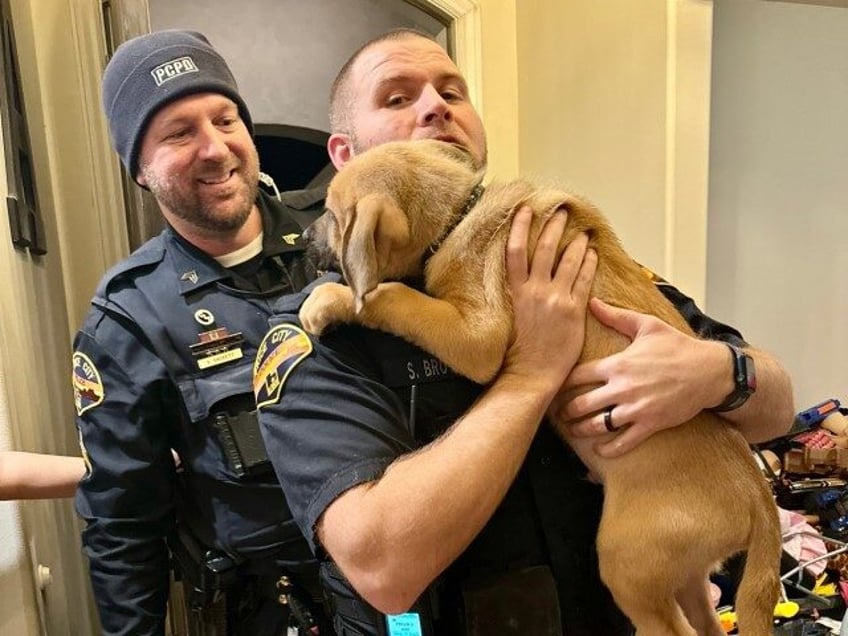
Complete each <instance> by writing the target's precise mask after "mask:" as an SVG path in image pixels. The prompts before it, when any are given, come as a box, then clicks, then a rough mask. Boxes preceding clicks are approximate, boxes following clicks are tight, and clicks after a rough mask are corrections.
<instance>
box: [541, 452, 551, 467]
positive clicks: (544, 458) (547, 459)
mask: <svg viewBox="0 0 848 636" xmlns="http://www.w3.org/2000/svg"><path fill="white" fill-rule="evenodd" d="M539 463H541V464H542V466H550V465H551V457H550V455H542V459H540V460H539Z"/></svg>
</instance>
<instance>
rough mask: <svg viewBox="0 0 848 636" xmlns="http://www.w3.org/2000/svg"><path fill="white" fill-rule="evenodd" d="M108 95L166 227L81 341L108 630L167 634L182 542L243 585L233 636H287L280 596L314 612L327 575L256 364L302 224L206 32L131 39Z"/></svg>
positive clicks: (88, 544) (131, 168)
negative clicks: (259, 417)
mask: <svg viewBox="0 0 848 636" xmlns="http://www.w3.org/2000/svg"><path fill="white" fill-rule="evenodd" d="M102 88H103V107H104V110H105V113H106V117H107V119H108V122H109V128H110V132H111V136H112V141H113V145H114V148H115V150H116V151H117V153H118V155H119V156H120V158H121V160H122V162H123V164H124V166H125V167H126V169H127V170H128V172H129V174H131V175H132V176H133V178H134V179H135V180H136V182H137V183H138V184H139V185H140V186H141V187H144V188H147V189H149V190H150V191H151V192H152V193H153V195H154V196H155V197H156V199H157V201H158V203H159V206H160V208H161V211H162V214H163V215H164V217H165V220H166V221H167V227H166V229H165V230H164V231H163V232H162V233H161V234H160V235H159V236H157V237H155V238H153V239H152V240H150V241H148V242H147V243H145V244H144V245H143V246H142V247H141V248H139V249H138V250H137V251H136V252H134V253H133V254H132V255H130V256H129V257H128V258H127V259H126V260H124V261H123V262H121V263H120V264H118V265H117V266H115V267H114V268H112V269H111V270H110V271H109V272H108V273H107V274H106V275H105V276H104V278H103V280H102V281H101V282H100V285H99V287H98V289H97V291H96V293H95V295H94V298H93V300H92V304H91V310H90V312H89V314H88V317H87V318H86V319H85V322H84V323H83V325H82V327H81V329H80V330H79V332H78V334H77V336H76V338H75V343H74V347H75V350H74V353H73V386H74V393H75V400H76V410H77V414H78V418H77V427H78V430H79V436H80V441H81V445H82V448H83V453H84V456H85V459H86V463H87V471H86V474H85V476H84V478H83V479H82V481H81V483H80V487H79V490H78V493H77V497H76V508H77V511H78V513H79V514H80V515H81V517H82V518H83V519H84V520H85V522H86V528H85V530H84V532H83V537H82V540H83V546H84V550H85V553H86V554H87V555H88V557H89V559H90V571H91V581H92V585H93V588H94V594H95V597H96V600H97V605H98V608H99V612H100V619H101V623H102V628H103V633H105V634H132V635H133V636H140V635H142V634H162V633H164V621H165V614H166V600H167V597H168V581H169V554H170V552H169V548H168V544H170V545H171V547H172V549H173V551H174V555H175V556H176V557H179V561H180V563H181V565H182V566H183V568H182V572H181V574H182V575H183V576H185V577H187V578H188V587H189V589H191V590H193V591H194V592H196V593H198V594H200V595H205V594H214V593H216V592H218V591H219V590H220V589H222V588H227V587H229V589H230V590H231V595H230V596H229V597H228V599H227V604H228V622H229V627H228V633H230V634H237V633H244V634H251V635H253V634H281V633H286V629H287V625H288V622H289V618H288V616H287V614H288V611H287V609H285V608H283V607H282V605H280V604H279V603H278V602H277V599H278V597H280V596H281V595H285V596H288V595H289V594H290V593H292V594H294V597H296V598H297V599H298V602H297V603H295V606H296V608H297V609H298V610H303V611H299V612H298V614H299V615H302V614H309V613H310V612H312V611H316V612H317V609H316V608H311V609H310V607H309V604H310V602H311V601H312V599H313V598H315V597H316V596H318V594H319V593H318V591H317V584H316V582H315V581H316V568H315V564H314V561H313V559H312V555H311V554H310V552H309V549H308V546H307V544H306V542H305V541H304V539H303V538H302V536H301V534H300V532H299V530H298V528H297V526H296V525H295V524H294V522H293V521H292V519H291V515H290V513H289V510H288V508H287V505H286V502H285V499H284V497H283V493H282V491H281V489H280V486H279V484H278V482H277V479H276V477H275V476H274V474H273V470H271V469H270V465H269V462H268V458H267V454H266V452H265V449H264V446H263V445H262V442H261V439H260V436H259V432H258V425H257V423H256V418H255V407H254V401H253V394H252V386H251V376H252V373H251V368H252V365H253V360H254V357H255V353H256V349H257V346H258V344H259V342H260V341H261V339H262V336H263V335H264V334H265V332H266V331H267V328H268V323H267V319H268V316H269V315H270V314H271V307H272V303H273V302H274V301H275V300H276V299H278V298H279V297H280V296H282V295H283V294H287V293H291V292H294V291H297V290H299V289H300V288H302V287H303V286H304V285H305V284H306V283H307V282H308V281H309V280H310V279H311V278H312V272H311V268H310V267H309V265H308V263H307V260H306V258H305V257H304V246H303V243H302V240H301V226H300V225H299V224H298V223H296V222H295V221H294V219H293V217H292V214H291V212H290V211H289V210H288V209H287V208H285V207H284V206H282V205H280V204H279V203H277V201H275V200H274V199H273V198H271V197H270V196H268V195H267V194H265V193H264V192H261V191H259V189H258V175H259V160H258V155H257V151H256V147H255V145H254V142H253V139H252V136H251V135H252V123H251V118H250V113H249V111H248V109H247V106H246V105H245V103H244V101H243V100H242V98H241V96H240V95H239V92H238V88H237V86H236V82H235V80H234V78H233V76H232V73H231V72H230V70H229V68H228V67H227V64H226V63H225V61H224V60H223V59H222V58H221V56H220V55H219V54H218V53H217V52H216V51H215V50H214V49H213V48H212V47H211V46H210V44H209V43H208V41H207V40H206V38H205V37H204V36H202V35H201V34H199V33H194V32H188V31H176V30H168V31H161V32H156V33H152V34H148V35H143V36H141V37H138V38H135V39H132V40H130V41H128V42H126V43H124V44H123V45H121V46H120V47H119V48H118V49H117V51H115V54H114V56H113V57H112V59H111V60H110V62H109V64H108V66H107V68H106V70H105V73H104V77H103V85H102ZM283 576H284V578H283ZM281 578H282V580H280V579H281ZM294 597H293V598H294ZM203 600H204V599H200V600H199V601H198V603H199V604H202V602H203ZM207 600H208V599H207ZM286 600H288V599H286ZM306 618H307V619H308V616H307V617H306ZM315 620H320V616H319V615H318V616H316V617H315ZM303 622H305V625H304V629H309V630H312V631H310V632H309V633H317V631H315V629H316V628H315V627H314V626H313V625H312V623H311V622H309V621H308V620H306V619H304V621H302V623H303ZM303 633H306V632H303ZM321 633H322V634H326V633H330V632H329V631H328V630H324V631H321Z"/></svg>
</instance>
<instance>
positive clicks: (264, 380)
mask: <svg viewBox="0 0 848 636" xmlns="http://www.w3.org/2000/svg"><path fill="white" fill-rule="evenodd" d="M656 282H657V284H658V286H659V287H660V289H661V290H662V291H663V293H664V294H665V295H666V296H667V297H668V298H669V299H670V300H671V301H672V302H673V303H674V304H675V306H676V307H677V308H678V309H679V310H680V311H681V313H682V314H683V315H684V317H685V318H686V319H687V321H688V322H689V323H690V324H691V325H693V327H694V328H695V329H696V330H697V331H698V333H699V334H701V335H703V336H705V337H710V338H716V339H724V340H728V341H730V342H733V343H736V344H742V340H741V336H740V334H739V333H738V332H737V331H735V330H734V329H732V328H731V327H728V326H726V325H722V324H720V323H717V322H715V321H713V320H711V319H710V318H708V317H707V316H705V315H704V314H702V313H701V312H700V311H699V310H698V308H697V307H696V306H695V304H694V303H693V302H692V300H691V299H689V298H688V297H686V296H684V295H683V294H681V293H680V292H679V291H678V290H676V289H675V288H674V287H672V286H671V285H668V284H667V283H665V282H664V281H660V280H657V281H656ZM307 291H308V289H307V290H304V292H302V293H301V294H298V295H294V296H290V297H287V298H284V299H281V300H280V301H279V302H278V315H277V316H275V317H274V318H272V324H273V325H274V326H273V328H272V329H271V331H270V332H269V334H268V336H267V337H266V339H265V341H264V342H263V343H262V345H261V346H260V350H259V357H258V358H257V363H256V369H255V376H254V384H255V390H256V397H257V406H258V407H259V414H260V418H259V419H260V427H261V429H262V434H263V436H264V438H265V442H266V445H267V447H268V449H269V454H270V456H271V457H272V459H273V463H274V467H275V469H276V471H277V474H278V476H279V477H280V483H281V484H282V486H283V490H284V491H285V493H286V498H287V500H288V502H289V506H290V509H291V511H292V514H293V516H294V519H295V521H296V522H297V523H298V525H299V526H300V528H301V530H302V531H303V533H304V535H305V536H306V538H307V539H308V541H309V544H310V546H311V547H312V549H313V550H314V551H316V554H317V555H318V556H319V558H321V559H322V565H321V569H322V582H323V583H324V585H325V588H327V590H328V591H329V594H328V596H329V597H330V603H331V604H332V605H333V610H334V612H335V616H334V620H335V621H336V622H335V628H336V631H337V632H338V633H339V634H342V635H360V634H375V635H378V636H386V635H388V636H392V634H393V633H395V632H393V631H392V628H391V625H392V624H393V623H392V622H391V621H394V620H395V619H389V618H387V617H384V616H382V615H380V614H379V613H377V611H376V610H374V609H373V608H371V607H370V606H368V605H367V604H366V603H365V602H364V601H362V600H361V599H359V598H358V597H357V596H356V594H355V593H354V592H353V591H352V589H351V588H350V586H349V585H348V584H347V582H346V581H345V580H344V577H343V576H342V575H341V573H340V572H339V571H338V570H337V569H336V568H335V567H334V565H333V564H332V563H331V562H330V561H329V560H328V557H327V555H326V553H324V552H323V551H322V548H321V546H320V545H319V544H318V542H317V539H316V537H315V533H314V528H315V524H316V522H317V521H318V519H319V518H320V516H321V514H322V513H323V512H324V511H325V510H326V508H327V507H328V506H329V505H330V503H331V502H332V501H333V500H334V499H335V498H336V497H338V496H339V495H341V494H342V493H344V492H345V491H346V490H348V489H350V488H352V487H354V486H356V485H358V484H361V483H364V482H368V481H372V480H375V479H379V478H380V476H381V475H382V474H383V472H384V471H385V469H386V468H387V467H388V466H389V465H390V464H391V463H392V462H393V461H395V460H396V459H398V458H399V457H400V456H402V455H404V454H406V453H409V452H410V451H413V450H415V449H417V448H420V447H421V446H423V445H425V444H427V443H428V442H430V441H432V440H433V439H435V438H436V437H438V436H439V435H441V434H442V433H443V432H444V431H445V430H446V429H447V428H448V427H449V426H450V425H451V424H452V423H453V422H455V421H456V420H457V419H458V418H459V416H461V415H462V414H463V413H465V412H466V411H467V410H468V408H469V407H470V406H471V405H472V403H473V402H474V400H475V399H476V398H477V397H478V396H479V395H480V393H481V390H482V389H481V387H479V386H477V385H475V384H473V383H472V382H470V381H469V380H467V379H465V378H463V377H459V376H457V375H456V374H454V373H453V372H452V371H451V370H450V369H449V368H448V367H447V366H445V365H444V364H443V363H441V362H440V361H439V360H437V359H435V358H434V357H433V356H432V355H430V354H428V353H425V352H423V351H422V350H420V349H418V348H416V347H414V346H413V345H411V344H409V343H407V342H405V341H403V340H402V339H400V338H397V337H395V336H393V335H390V334H387V333H384V332H380V331H374V330H369V329H365V328H363V327H360V326H356V325H342V326H339V327H337V328H334V329H333V330H332V331H330V332H327V333H325V334H324V335H323V336H322V337H321V338H320V339H312V338H310V337H309V336H308V335H307V334H305V333H304V332H303V331H302V330H301V328H300V325H299V323H298V321H297V311H298V308H299V306H300V303H301V302H302V301H303V299H304V298H305V296H306V292H307ZM585 474H586V469H585V467H584V466H583V465H582V464H581V462H580V461H579V460H578V459H577V458H576V456H575V455H574V454H573V453H572V452H571V451H570V449H568V448H567V447H566V445H564V444H563V443H562V442H561V441H560V440H559V439H557V438H556V437H555V435H554V434H553V433H552V431H551V429H550V427H548V426H541V427H540V428H539V431H538V433H537V435H536V437H535V439H534V440H533V443H532V445H531V447H530V450H529V452H528V454H527V457H526V459H525V461H524V463H523V465H522V467H521V470H520V471H519V473H518V476H517V477H516V479H515V482H514V483H513V484H512V486H511V487H510V489H509V491H508V492H507V494H506V496H505V498H504V500H503V502H502V503H501V504H500V506H499V507H498V509H497V510H496V511H495V513H494V515H493V516H492V518H491V519H490V521H489V522H488V523H487V524H486V526H485V527H484V528H483V530H482V531H481V532H480V534H479V535H478V536H477V537H476V538H475V540H474V541H473V542H472V543H471V545H470V546H469V547H468V548H467V549H466V550H465V552H464V553H463V554H462V555H460V556H459V558H458V559H457V560H456V561H455V562H454V563H453V564H452V565H451V566H450V567H449V568H448V569H447V570H446V571H445V572H444V573H443V575H442V576H440V577H439V579H438V580H437V581H436V582H435V583H434V585H433V586H431V589H430V590H429V591H428V593H427V594H425V595H424V597H422V599H419V602H418V603H417V604H416V607H415V608H414V612H415V613H419V617H418V619H416V618H415V617H414V616H413V617H409V616H405V617H401V618H400V619H399V620H402V621H403V620H412V621H413V622H415V621H416V620H420V621H421V625H422V628H421V629H422V633H424V634H438V635H439V636H443V635H444V636H448V635H453V634H457V635H459V634H462V635H475V636H476V635H482V634H491V635H501V634H559V633H561V634H565V635H567V636H574V635H578V636H598V634H603V635H604V636H619V635H623V634H630V633H631V631H632V629H631V627H630V625H629V623H628V621H627V620H626V619H625V618H624V616H623V615H622V614H621V613H620V612H619V611H618V609H617V608H616V607H615V605H614V603H613V601H612V598H611V596H610V595H609V593H608V592H607V590H606V588H605V587H604V586H603V585H602V583H601V581H600V579H599V576H598V565H597V555H596V553H595V548H594V539H595V533H596V531H597V526H598V521H599V519H600V513H601V502H602V492H601V488H600V487H599V486H597V485H595V484H592V483H590V482H589V481H588V480H586V479H585ZM456 487H457V488H461V487H462V484H457V485H456ZM412 496H414V494H413V495H412ZM415 566H416V564H415V563H410V564H409V567H410V568H414V567H415ZM403 629H410V630H412V631H403ZM396 633H403V634H406V633H410V634H417V633H419V632H417V631H415V629H414V628H413V627H409V625H407V626H406V627H404V626H403V625H401V626H400V627H399V628H398V630H397V631H396Z"/></svg>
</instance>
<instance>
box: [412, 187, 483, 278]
mask: <svg viewBox="0 0 848 636" xmlns="http://www.w3.org/2000/svg"><path fill="white" fill-rule="evenodd" d="M484 191H485V188H484V187H483V184H482V183H478V184H477V185H476V186H474V189H473V190H472V191H471V194H469V195H468V199H467V200H466V201H465V205H463V206H462V211H461V212H460V213H459V214H458V215H457V217H456V218H455V219H454V221H453V223H451V224H450V225H448V227H446V228H445V231H444V232H442V235H441V236H440V237H439V238H437V239H436V240H435V241H433V242H432V243H430V247H429V249H428V252H429V254H428V255H427V258H425V259H424V264H425V265H426V264H427V261H428V260H429V259H430V256H432V255H433V254H435V253H436V250H438V249H439V247H440V246H441V245H442V241H444V240H445V238H446V237H447V236H448V234H450V233H451V232H453V231H454V228H456V226H457V225H459V222H460V221H461V220H462V219H464V218H465V215H467V214H468V213H469V212H471V210H472V209H473V208H474V206H475V205H477V202H478V201H479V200H480V197H481V196H483V192H484Z"/></svg>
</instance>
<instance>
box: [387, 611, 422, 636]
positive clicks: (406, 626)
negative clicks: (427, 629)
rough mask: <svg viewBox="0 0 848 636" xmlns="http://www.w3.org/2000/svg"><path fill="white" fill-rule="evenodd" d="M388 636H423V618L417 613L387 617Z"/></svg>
mask: <svg viewBox="0 0 848 636" xmlns="http://www.w3.org/2000/svg"><path fill="white" fill-rule="evenodd" d="M386 628H387V629H388V630H389V634H388V636H423V633H424V632H423V631H422V629H421V618H420V617H419V616H418V614H417V613H415V612H408V613H406V614H394V615H391V616H386Z"/></svg>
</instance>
